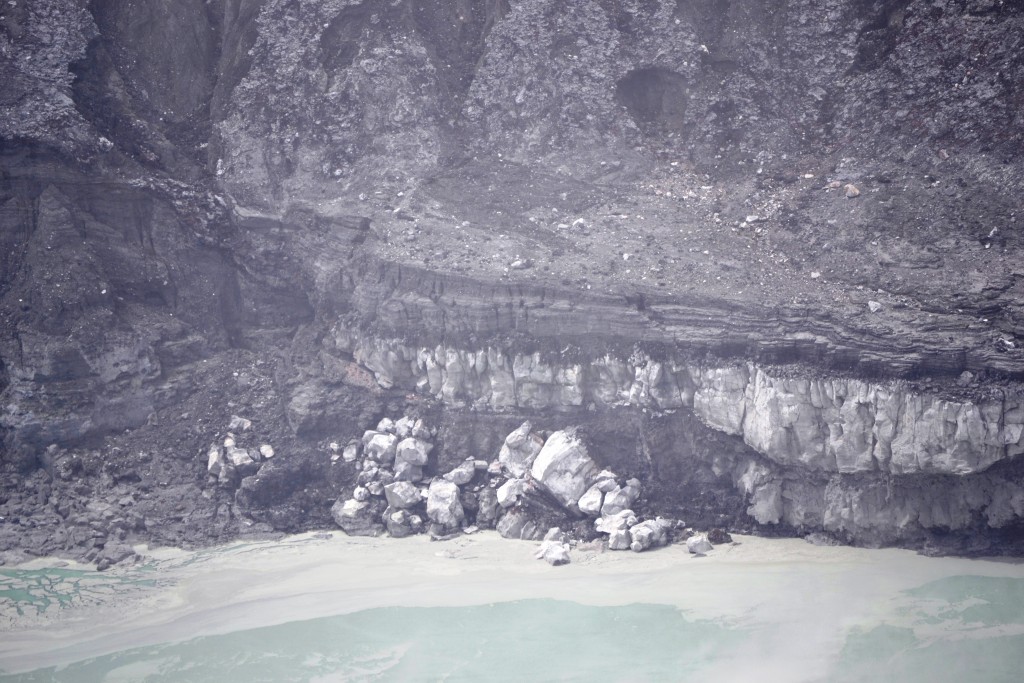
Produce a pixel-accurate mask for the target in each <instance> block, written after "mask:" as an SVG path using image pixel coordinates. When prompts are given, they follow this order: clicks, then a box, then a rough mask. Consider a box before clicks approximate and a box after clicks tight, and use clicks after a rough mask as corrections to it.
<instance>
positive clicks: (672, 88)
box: [615, 67, 689, 134]
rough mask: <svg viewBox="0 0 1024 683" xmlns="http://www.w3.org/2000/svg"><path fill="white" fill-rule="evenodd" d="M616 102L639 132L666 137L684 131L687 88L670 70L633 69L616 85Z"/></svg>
mask: <svg viewBox="0 0 1024 683" xmlns="http://www.w3.org/2000/svg"><path fill="white" fill-rule="evenodd" d="M615 98H616V100H617V101H618V102H619V103H620V104H621V105H622V106H624V107H625V108H626V110H627V111H628V112H629V115H630V116H631V117H632V119H633V121H634V122H635V123H636V125H637V126H638V127H639V128H640V130H642V131H644V132H645V133H648V134H655V133H659V132H661V133H669V132H674V131H678V130H680V129H681V128H682V127H683V121H684V119H685V117H686V105H687V102H688V101H689V94H688V84H687V81H686V78H684V77H683V76H682V75H680V74H678V73H676V72H675V71H671V70H669V69H663V68H661V67H645V68H642V69H634V70H633V71H630V72H629V73H627V74H626V75H625V76H623V77H622V78H620V79H619V80H618V82H617V83H616V85H615Z"/></svg>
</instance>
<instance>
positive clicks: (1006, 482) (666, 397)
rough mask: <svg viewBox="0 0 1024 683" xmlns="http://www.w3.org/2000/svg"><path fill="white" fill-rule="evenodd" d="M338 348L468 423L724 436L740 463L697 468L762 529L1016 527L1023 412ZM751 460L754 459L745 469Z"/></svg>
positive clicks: (840, 384)
mask: <svg viewBox="0 0 1024 683" xmlns="http://www.w3.org/2000/svg"><path fill="white" fill-rule="evenodd" d="M334 336H335V342H336V343H337V345H338V347H339V348H340V349H342V350H347V351H348V352H350V353H351V354H352V356H353V357H354V359H355V360H356V361H357V362H358V363H360V364H361V365H363V366H364V367H366V368H367V369H369V370H370V371H372V372H373V373H374V376H375V377H376V379H377V382H378V383H379V384H380V385H381V386H382V387H386V388H390V387H397V388H402V389H407V390H410V391H416V392H420V393H424V394H429V395H431V396H433V397H435V398H436V399H438V400H440V401H442V402H443V403H445V404H446V405H449V406H452V407H455V408H458V407H462V408H469V409H473V410H477V411H504V410H535V411H564V412H565V413H567V415H566V421H567V422H569V421H571V419H572V417H571V413H573V412H574V411H595V410H606V409H619V408H635V409H637V408H638V409H645V410H648V411H654V412H660V413H667V414H673V413H676V412H684V413H689V412H690V411H692V413H693V414H695V415H696V416H697V417H698V418H699V419H700V420H701V421H702V422H703V423H704V424H706V425H707V426H709V427H711V428H712V429H715V430H718V431H721V432H724V433H726V434H729V435H733V436H735V437H737V438H739V439H742V441H743V442H744V443H745V444H746V445H747V446H748V447H749V448H750V449H751V450H752V452H751V456H750V457H745V458H744V457H731V458H724V457H720V456H718V455H716V454H711V453H708V454H703V455H701V456H700V457H703V458H705V459H708V460H711V461H714V462H715V467H717V468H718V469H720V470H723V471H727V472H730V473H731V478H732V482H733V485H734V486H735V487H736V488H737V489H739V490H740V491H741V492H742V493H743V494H744V495H746V496H748V500H749V507H748V509H747V514H748V515H750V516H751V517H753V518H754V519H755V520H756V521H757V522H758V523H760V524H772V525H774V524H785V525H789V526H791V527H794V528H798V529H822V530H825V531H829V532H832V533H836V534H841V535H844V536H846V537H848V538H849V539H850V540H854V541H855V542H863V543H876V542H877V543H885V542H893V541H896V540H900V539H905V538H906V537H907V536H912V535H914V534H916V533H919V532H920V531H921V530H923V529H935V528H941V529H945V530H966V529H970V528H972V527H973V526H974V525H976V524H977V523H978V522H979V520H981V521H982V522H983V524H984V525H985V526H987V527H988V528H990V529H996V528H1001V527H1010V526H1013V525H1016V524H1019V522H1020V518H1021V516H1022V513H1024V495H1022V494H1021V493H1020V490H1019V487H1018V486H1017V485H1016V484H1015V483H1014V482H1015V476H1014V475H1013V474H1012V471H1013V469H1014V468H1015V466H1016V465H1017V464H1018V462H1017V458H1016V456H1018V455H1019V454H1020V453H1022V452H1024V397H1022V396H1021V395H1020V394H1019V393H1016V392H1010V391H1004V390H1001V391H998V392H994V393H993V394H992V396H991V397H990V398H988V399H985V400H983V401H978V402H975V401H971V400H966V399H964V400H956V399H951V398H943V397H940V396H938V395H935V394H929V393H921V392H917V391H914V390H913V389H912V388H910V387H909V386H907V385H905V384H903V383H899V382H889V383H881V382H877V383H876V382H869V381H864V380H859V379H850V378H842V377H832V378H829V377H825V378H807V377H799V376H793V374H794V370H793V369H792V368H785V367H771V368H765V367H760V366H758V365H756V364H754V363H749V362H747V363H737V364H732V365H726V364H723V365H721V366H708V365H702V364H698V363H694V362H689V361H685V360H678V361H677V360H674V359H662V360H654V359H652V358H650V357H649V356H647V355H646V354H644V353H641V352H635V353H634V354H632V355H631V356H630V357H628V358H617V357H614V356H612V355H605V356H602V357H599V358H594V359H590V360H585V361H584V360H561V359H559V358H557V357H556V358H546V357H544V356H543V355H542V354H540V353H539V352H536V353H532V354H509V353H506V352H504V351H502V350H500V349H497V348H494V347H487V348H482V349H478V350H473V351H470V350H465V349H459V348H453V347H450V346H444V345H439V346H436V347H434V348H416V347H412V346H408V345H404V344H403V343H401V342H399V341H395V340H384V339H374V338H367V337H363V336H358V335H353V334H351V333H350V332H349V331H347V330H345V329H343V328H342V327H340V326H339V327H337V328H336V329H335V330H334ZM755 453H756V454H757V455H759V456H761V457H757V456H755V455H754V454H755Z"/></svg>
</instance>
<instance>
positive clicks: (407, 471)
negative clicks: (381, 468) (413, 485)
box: [395, 460, 423, 481]
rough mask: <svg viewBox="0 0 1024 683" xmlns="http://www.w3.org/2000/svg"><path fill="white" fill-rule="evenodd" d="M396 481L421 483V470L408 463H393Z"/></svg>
mask: <svg viewBox="0 0 1024 683" xmlns="http://www.w3.org/2000/svg"><path fill="white" fill-rule="evenodd" d="M395 480H396V481H423V468H422V467H420V466H419V465H413V464H411V463H408V462H403V461H401V460H398V461H396V462H395Z"/></svg>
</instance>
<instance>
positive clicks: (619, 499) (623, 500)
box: [601, 479, 640, 515]
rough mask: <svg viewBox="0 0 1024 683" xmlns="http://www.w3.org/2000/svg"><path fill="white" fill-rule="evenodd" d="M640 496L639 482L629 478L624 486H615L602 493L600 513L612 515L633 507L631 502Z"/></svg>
mask: <svg viewBox="0 0 1024 683" xmlns="http://www.w3.org/2000/svg"><path fill="white" fill-rule="evenodd" d="M639 497H640V482H639V481H637V480H636V479H630V480H629V482H628V483H627V484H626V485H625V486H616V487H615V488H613V489H612V490H611V491H609V492H608V493H606V494H604V504H603V505H602V506H601V514H602V515H614V514H617V513H619V512H622V511H623V510H628V509H630V508H632V507H633V503H635V502H636V500H637V498H639Z"/></svg>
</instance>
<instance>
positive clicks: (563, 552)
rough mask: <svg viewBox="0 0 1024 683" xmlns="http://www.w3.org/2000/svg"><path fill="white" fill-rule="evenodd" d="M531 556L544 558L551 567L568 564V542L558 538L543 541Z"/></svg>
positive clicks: (539, 558)
mask: <svg viewBox="0 0 1024 683" xmlns="http://www.w3.org/2000/svg"><path fill="white" fill-rule="evenodd" d="M533 556H534V557H536V558H537V559H538V560H544V561H545V562H547V563H548V564H550V565H551V566H552V567H557V566H558V565H562V564H569V544H568V543H562V542H561V541H558V540H551V541H544V542H543V543H541V544H540V547H539V548H537V552H535V553H534V555H533Z"/></svg>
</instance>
